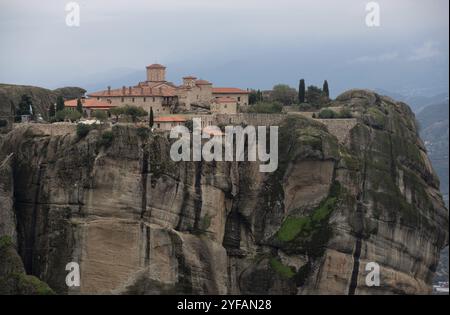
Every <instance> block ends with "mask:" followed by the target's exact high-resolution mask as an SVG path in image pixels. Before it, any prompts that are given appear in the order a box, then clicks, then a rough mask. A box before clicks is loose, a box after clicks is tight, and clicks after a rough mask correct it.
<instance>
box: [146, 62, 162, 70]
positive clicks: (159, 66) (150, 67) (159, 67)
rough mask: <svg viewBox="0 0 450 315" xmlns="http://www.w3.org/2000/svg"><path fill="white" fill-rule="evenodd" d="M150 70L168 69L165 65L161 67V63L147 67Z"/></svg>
mask: <svg viewBox="0 0 450 315" xmlns="http://www.w3.org/2000/svg"><path fill="white" fill-rule="evenodd" d="M147 68H149V69H166V67H164V66H163V65H160V64H159V63H154V64H151V65H149V66H147Z"/></svg>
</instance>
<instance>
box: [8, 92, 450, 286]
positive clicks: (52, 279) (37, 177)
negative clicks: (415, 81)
mask: <svg viewBox="0 0 450 315" xmlns="http://www.w3.org/2000/svg"><path fill="white" fill-rule="evenodd" d="M336 103H337V105H340V106H346V107H349V108H351V109H352V110H353V111H354V115H355V117H356V118H355V119H353V120H343V121H342V124H343V127H342V130H345V132H344V133H343V134H340V135H339V137H336V136H334V134H335V133H337V132H338V129H339V128H338V127H336V124H338V123H336V121H333V122H332V123H331V122H330V128H328V127H327V126H326V122H325V124H322V123H320V122H317V121H314V120H311V119H307V118H304V117H301V116H298V115H292V116H291V115H287V116H286V119H285V120H284V121H283V122H282V123H281V124H280V129H279V148H280V149H279V167H278V170H277V171H276V172H274V173H260V172H259V163H252V162H208V163H207V162H173V161H171V159H170V156H169V150H170V141H169V140H168V138H167V136H166V135H162V134H150V135H146V134H144V132H143V130H142V129H138V128H135V127H132V126H129V127H126V126H116V127H114V128H113V129H112V134H113V138H112V141H111V142H108V141H104V137H102V133H104V131H99V130H93V131H91V132H90V133H89V134H88V135H87V136H86V137H84V138H82V139H79V138H78V136H77V135H76V134H75V133H73V134H66V135H57V136H55V135H54V136H49V135H47V134H46V133H44V132H42V131H40V130H39V128H37V127H29V128H20V129H16V130H15V131H13V132H11V133H9V134H8V135H7V136H6V137H5V138H4V139H3V140H1V141H2V143H1V147H0V160H2V161H3V160H4V159H6V158H7V156H9V155H10V154H11V153H13V155H12V156H9V160H10V161H9V162H8V163H9V164H8V165H10V167H6V166H4V169H3V170H2V172H3V173H6V174H9V176H3V173H2V177H1V179H0V182H1V183H2V186H1V187H6V188H4V189H2V190H0V194H1V195H0V201H1V202H2V207H0V209H1V210H0V211H1V213H0V217H1V218H3V217H5V218H9V219H8V220H9V221H8V222H10V223H8V224H5V227H3V225H2V226H0V227H2V230H1V231H0V232H1V233H3V234H6V235H9V236H11V237H12V238H13V239H17V249H18V252H19V254H20V257H21V258H22V260H23V263H24V265H25V269H26V271H27V272H28V273H29V274H33V275H35V276H37V277H39V278H40V279H41V280H43V281H45V282H47V283H48V284H49V286H50V287H51V288H52V289H54V290H55V291H56V292H59V293H79V292H80V293H121V294H129V293H134V294H152V293H158V294H159V293H162V294H164V293H200V294H327V293H331V294H371V293H381V294H384V293H386V294H388V293H408V294H415V293H416V294H417V293H429V292H430V291H431V288H430V284H431V281H432V278H433V275H434V271H435V269H436V265H437V262H438V259H439V251H440V250H441V249H442V248H443V247H444V246H445V245H446V244H447V243H448V210H447V209H446V208H445V205H444V203H443V201H442V197H441V195H440V193H439V182H438V179H437V177H436V175H435V173H434V171H433V170H432V168H431V165H430V162H429V160H428V158H427V155H426V152H425V149H424V146H423V143H422V142H421V140H420V139H419V137H418V136H417V130H416V124H415V120H414V115H413V114H412V112H411V111H410V109H409V108H408V107H407V106H406V105H405V104H402V103H398V102H395V101H393V100H391V99H388V98H386V97H381V96H379V95H377V94H374V93H372V92H368V91H360V90H354V91H349V92H346V93H344V94H342V95H341V96H339V97H338V98H337V100H336ZM336 128H337V129H336ZM331 130H334V131H335V132H333V133H331V132H330V131H331ZM5 163H6V162H5ZM6 178H8V179H9V182H7V180H5V179H6ZM8 187H9V189H7V188H8ZM4 204H5V205H8V206H7V207H4V206H3V205H4ZM13 216H15V217H16V219H15V220H12V219H11V217H13ZM5 222H6V221H5ZM15 222H17V225H15ZM69 262H78V263H79V265H80V272H81V286H80V287H79V288H71V289H68V288H67V286H66V285H65V277H66V274H67V271H65V266H66V264H67V263H69ZM369 262H376V263H378V264H379V265H380V267H381V270H380V275H381V279H380V280H381V282H380V286H379V287H368V286H366V281H365V279H366V275H367V274H368V271H366V265H367V263H369Z"/></svg>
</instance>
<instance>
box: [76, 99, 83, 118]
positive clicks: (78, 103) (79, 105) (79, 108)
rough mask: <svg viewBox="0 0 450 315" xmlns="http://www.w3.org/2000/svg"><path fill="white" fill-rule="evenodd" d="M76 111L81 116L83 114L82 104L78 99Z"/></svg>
mask: <svg viewBox="0 0 450 315" xmlns="http://www.w3.org/2000/svg"><path fill="white" fill-rule="evenodd" d="M77 111H78V112H79V113H81V114H82V113H83V104H82V103H81V99H80V98H77Z"/></svg>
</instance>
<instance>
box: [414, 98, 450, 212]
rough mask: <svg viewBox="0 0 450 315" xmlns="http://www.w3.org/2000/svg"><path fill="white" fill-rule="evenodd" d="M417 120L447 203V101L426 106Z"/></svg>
mask: <svg viewBox="0 0 450 315" xmlns="http://www.w3.org/2000/svg"><path fill="white" fill-rule="evenodd" d="M417 120H418V121H419V124H420V127H421V132H420V133H421V137H422V139H423V140H424V142H425V145H426V147H427V150H428V154H429V156H430V159H431V162H432V163H433V167H434V169H435V170H436V172H437V174H438V176H439V178H440V180H441V191H442V193H443V195H444V199H445V201H446V202H447V205H448V189H449V179H448V172H449V153H448V149H449V148H448V141H449V102H448V100H447V101H445V102H441V103H439V104H434V105H429V106H426V107H425V108H424V109H423V110H422V111H421V112H420V113H419V114H417Z"/></svg>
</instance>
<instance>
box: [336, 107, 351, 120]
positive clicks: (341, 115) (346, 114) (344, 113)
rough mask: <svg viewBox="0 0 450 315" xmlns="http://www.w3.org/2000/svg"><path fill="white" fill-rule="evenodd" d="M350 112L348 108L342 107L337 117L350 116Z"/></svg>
mask: <svg viewBox="0 0 450 315" xmlns="http://www.w3.org/2000/svg"><path fill="white" fill-rule="evenodd" d="M352 117H353V115H352V112H351V111H350V110H349V109H348V108H344V109H342V110H341V112H340V113H339V118H352Z"/></svg>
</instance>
